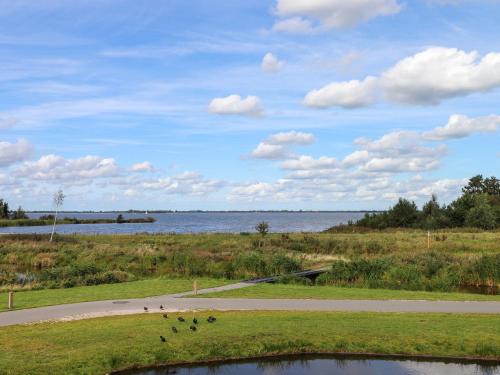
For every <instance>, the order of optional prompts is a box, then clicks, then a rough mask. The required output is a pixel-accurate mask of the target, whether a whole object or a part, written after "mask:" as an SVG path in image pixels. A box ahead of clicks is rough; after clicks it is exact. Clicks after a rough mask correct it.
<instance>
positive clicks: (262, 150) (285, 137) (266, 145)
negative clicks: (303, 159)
mask: <svg viewBox="0 0 500 375" xmlns="http://www.w3.org/2000/svg"><path fill="white" fill-rule="evenodd" d="M314 142H315V138H314V135H312V134H311V133H303V132H298V131H295V130H292V131H289V132H283V133H276V134H273V135H271V136H269V137H268V138H266V139H265V140H264V141H262V142H260V143H259V144H258V145H257V147H256V148H255V149H254V150H253V151H252V152H251V154H250V156H251V157H253V158H256V159H272V160H280V159H287V158H293V157H294V153H293V152H291V151H290V150H289V149H288V147H286V146H289V145H302V146H303V145H310V144H312V143H314Z"/></svg>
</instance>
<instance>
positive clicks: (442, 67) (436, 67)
mask: <svg viewBox="0 0 500 375" xmlns="http://www.w3.org/2000/svg"><path fill="white" fill-rule="evenodd" d="M497 87H500V53H496V52H491V53H488V54H486V55H485V56H483V57H482V58H481V57H480V56H479V54H478V52H476V51H472V52H465V51H462V50H458V49H456V48H443V47H432V48H428V49H426V50H424V51H422V52H419V53H417V54H415V55H412V56H409V57H406V58H404V59H402V60H400V61H399V62H398V63H396V64H395V65H394V66H393V67H391V68H389V69H388V70H386V71H385V72H384V73H382V75H381V76H380V77H373V76H368V77H366V78H365V79H364V80H362V81H360V80H351V81H347V82H332V83H330V84H328V85H326V86H324V87H323V88H320V89H318V90H312V91H310V92H309V93H307V95H306V96H305V98H304V104H305V105H307V106H309V107H314V108H328V107H343V108H356V107H364V106H368V105H371V104H373V103H374V102H375V99H376V92H378V91H380V92H381V93H383V96H384V97H385V98H386V99H387V100H389V101H392V102H396V103H403V104H409V105H437V104H439V103H441V102H442V101H443V100H445V99H449V98H454V97H459V96H464V95H469V94H473V93H478V92H486V91H489V90H493V89H495V88H497Z"/></svg>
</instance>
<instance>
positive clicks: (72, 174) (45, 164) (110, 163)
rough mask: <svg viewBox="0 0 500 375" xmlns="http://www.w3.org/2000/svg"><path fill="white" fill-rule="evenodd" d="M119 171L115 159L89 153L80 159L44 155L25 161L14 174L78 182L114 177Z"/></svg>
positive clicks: (31, 177)
mask: <svg viewBox="0 0 500 375" xmlns="http://www.w3.org/2000/svg"><path fill="white" fill-rule="evenodd" d="M118 173H119V168H118V165H117V164H116V161H115V160H114V159H110V158H108V159H106V158H102V157H100V156H93V155H88V156H84V157H82V158H78V159H65V158H63V157H62V156H58V155H52V154H51V155H44V156H42V157H41V158H40V159H39V160H37V161H33V162H24V163H23V164H22V165H20V166H19V167H17V168H16V169H14V171H13V175H14V176H18V177H29V178H30V179H32V180H45V181H51V182H54V183H57V182H68V183H72V182H74V183H78V182H81V181H82V180H93V179H97V178H105V177H113V176H117V175H118Z"/></svg>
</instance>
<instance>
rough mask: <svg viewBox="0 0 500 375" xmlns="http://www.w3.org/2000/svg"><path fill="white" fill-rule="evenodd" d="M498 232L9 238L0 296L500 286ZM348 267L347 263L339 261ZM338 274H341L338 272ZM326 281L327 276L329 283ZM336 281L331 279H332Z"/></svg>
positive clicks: (0, 243) (2, 256)
mask: <svg viewBox="0 0 500 375" xmlns="http://www.w3.org/2000/svg"><path fill="white" fill-rule="evenodd" d="M498 238H500V231H485V232H482V231H477V230H476V231H466V230H461V231H451V230H448V231H439V232H435V233H433V234H432V236H431V249H430V250H429V249H427V232H424V231H419V230H404V231H399V230H391V231H370V232H363V233H313V234H311V233H308V234H303V233H295V234H269V235H267V236H265V237H264V238H263V239H262V238H261V237H260V236H259V235H257V234H248V233H242V234H185V235H176V234H158V235H153V234H137V235H61V236H57V237H56V240H55V241H54V242H49V241H48V236H47V235H2V236H1V238H0V290H6V289H8V288H15V289H19V288H24V289H29V288H71V287H74V286H82V285H97V284H108V283H116V282H123V281H133V280H137V279H145V278H156V277H161V276H163V277H184V278H191V277H210V278H226V279H233V280H237V279H246V278H251V277H262V276H269V275H277V274H287V273H290V272H293V271H297V270H300V269H306V268H316V267H324V266H327V267H332V265H334V264H336V265H337V268H336V271H335V272H332V273H331V274H330V275H325V276H324V277H323V276H322V277H321V278H320V279H319V280H318V281H321V282H322V283H323V284H333V285H347V286H357V287H371V288H374V287H377V288H384V289H408V290H432V291H436V290H438V291H455V290H456V289H457V288H458V287H459V286H463V285H495V284H497V285H498V284H499V283H500V271H499V270H500V266H499V264H500V247H499V244H498ZM340 260H345V261H346V262H345V263H339V261H340ZM337 271H339V272H337ZM327 276H328V277H327ZM330 276H331V277H330Z"/></svg>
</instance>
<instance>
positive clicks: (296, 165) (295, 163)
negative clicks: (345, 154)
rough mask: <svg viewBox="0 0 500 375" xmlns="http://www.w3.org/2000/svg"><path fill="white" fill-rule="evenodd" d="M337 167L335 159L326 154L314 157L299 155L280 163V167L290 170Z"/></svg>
mask: <svg viewBox="0 0 500 375" xmlns="http://www.w3.org/2000/svg"><path fill="white" fill-rule="evenodd" d="M338 167H339V164H338V162H337V160H336V159H335V158H330V157H327V156H321V157H319V158H318V159H315V158H313V157H311V156H308V155H301V156H299V157H298V158H296V159H291V160H286V161H284V162H283V163H281V168H283V169H292V170H311V169H332V168H338Z"/></svg>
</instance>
